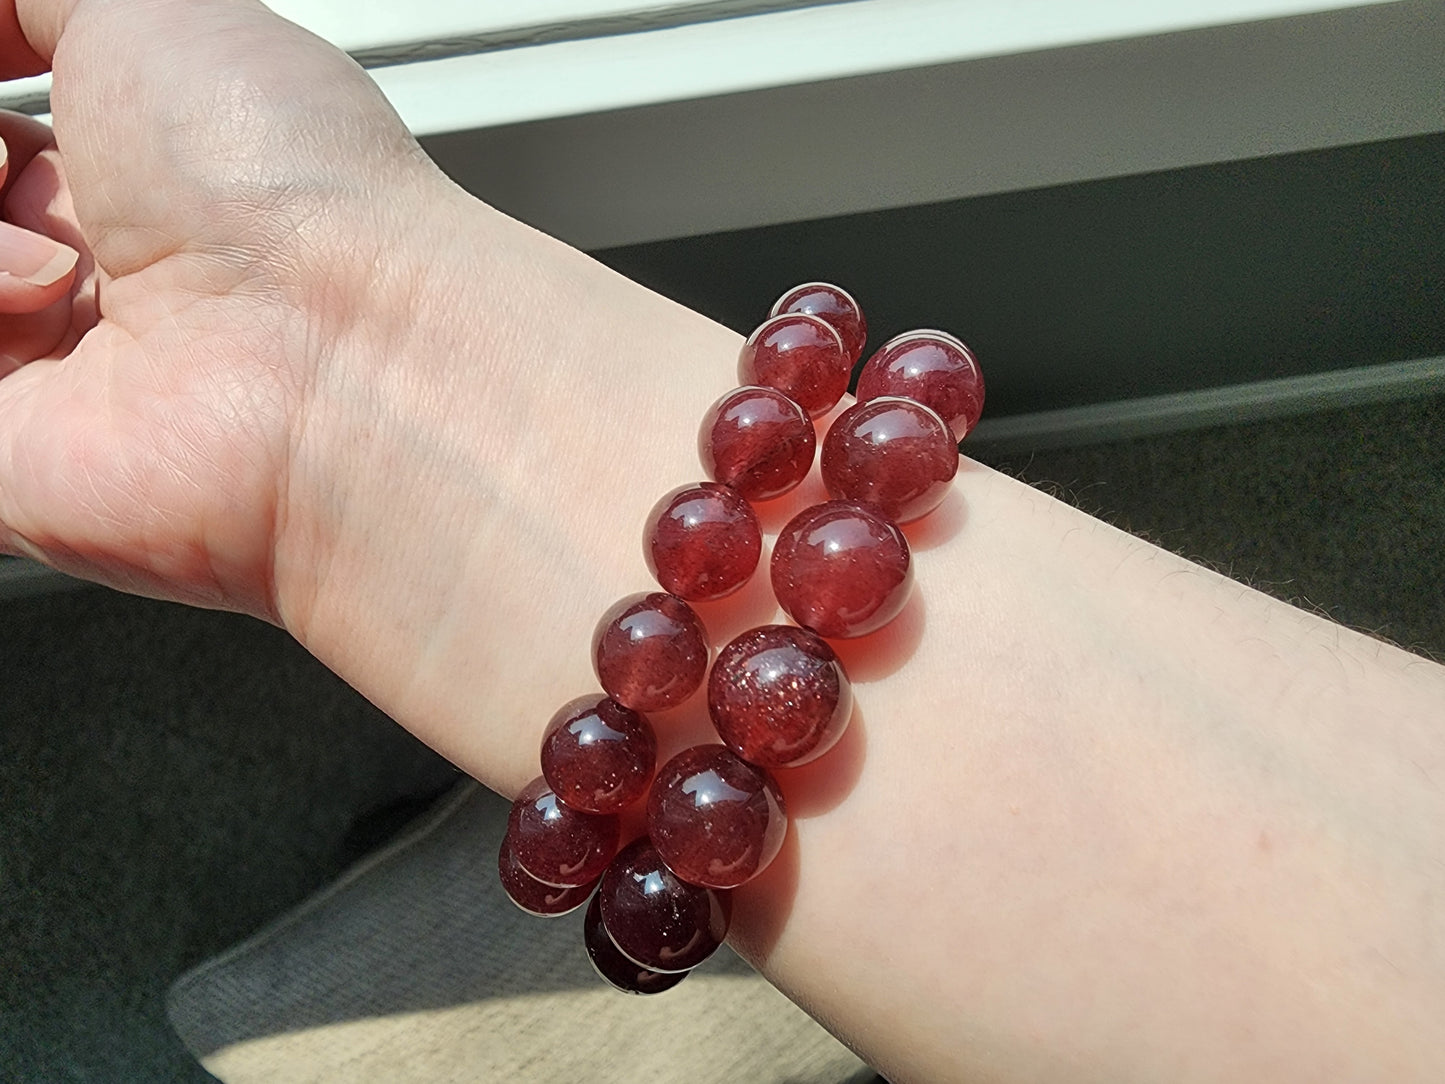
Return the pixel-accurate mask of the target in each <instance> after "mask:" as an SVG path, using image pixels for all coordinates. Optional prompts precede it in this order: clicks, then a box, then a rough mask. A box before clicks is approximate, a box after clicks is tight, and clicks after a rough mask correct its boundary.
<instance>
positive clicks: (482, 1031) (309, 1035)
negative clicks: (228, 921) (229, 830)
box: [169, 783, 873, 1084]
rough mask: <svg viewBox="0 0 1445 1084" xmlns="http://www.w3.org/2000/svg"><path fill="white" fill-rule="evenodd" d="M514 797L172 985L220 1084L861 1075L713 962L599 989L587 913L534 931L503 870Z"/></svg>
mask: <svg viewBox="0 0 1445 1084" xmlns="http://www.w3.org/2000/svg"><path fill="white" fill-rule="evenodd" d="M507 808H508V807H507V804H506V803H505V802H504V801H502V800H501V799H499V798H497V797H496V796H495V795H493V794H491V793H489V792H488V791H486V790H484V789H483V788H481V787H479V786H477V785H475V784H472V783H467V784H463V785H461V786H460V787H458V788H457V789H455V790H454V791H453V792H452V793H451V794H450V795H449V796H448V797H447V798H446V799H444V800H443V801H442V802H441V803H439V807H438V808H437V810H436V811H435V812H434V813H433V814H432V815H431V816H430V817H429V818H428V819H427V820H426V821H425V822H424V823H423V824H422V825H421V827H419V828H418V829H416V830H415V831H413V832H411V833H409V834H408V835H406V836H405V837H403V838H402V839H400V840H398V841H397V842H396V843H394V844H393V845H391V846H390V847H388V848H387V849H386V850H384V851H382V852H381V853H379V854H378V855H376V856H375V857H373V858H372V859H370V860H368V861H367V862H364V863H363V864H362V865H361V866H359V867H358V868H356V869H354V870H353V871H351V872H350V873H349V874H348V875H346V876H345V877H343V878H342V879H341V880H340V881H338V882H337V883H336V884H334V885H332V886H331V887H329V888H327V889H326V890H325V891H323V892H321V893H320V894H319V895H317V896H315V897H314V898H312V899H311V900H310V901H308V902H307V903H305V904H303V905H302V906H300V907H299V908H297V909H296V910H294V911H293V912H291V913H290V914H288V915H286V916H285V917H283V918H282V919H281V920H279V921H278V922H276V923H274V924H273V925H272V926H270V927H269V928H267V929H266V930H263V931H262V932H261V933H260V934H258V935H257V936H255V937H254V938H252V939H251V940H249V941H247V942H246V943H244V944H242V945H240V946H238V947H237V948H235V949H232V950H231V951H229V952H227V953H225V954H224V955H222V956H220V957H218V958H216V959H214V960H211V961H209V962H207V963H205V964H203V965H201V966H200V967H199V968H196V969H195V970H193V971H191V972H189V973H188V974H186V975H184V976H182V978H181V979H180V980H178V981H177V982H176V984H175V985H174V987H172V990H171V994H170V999H169V1014H170V1019H171V1022H172V1024H173V1025H174V1027H175V1029H176V1031H177V1032H178V1033H179V1034H180V1036H181V1038H182V1040H183V1041H184V1042H185V1043H186V1045H187V1046H188V1047H190V1049H191V1050H192V1051H193V1052H194V1053H195V1054H196V1055H197V1057H199V1058H200V1059H201V1061H202V1062H203V1063H204V1065H205V1066H206V1068H207V1069H208V1070H209V1071H210V1072H212V1073H214V1074H215V1075H216V1076H217V1077H219V1078H220V1079H221V1080H222V1081H224V1082H225V1084H251V1082H253V1081H254V1082H260V1081H266V1082H268V1084H277V1082H300V1081H343V1080H344V1081H348V1082H356V1084H365V1082H369V1081H375V1082H377V1084H381V1082H386V1084H407V1082H411V1081H416V1082H418V1084H420V1082H423V1081H425V1082H427V1084H445V1082H453V1081H455V1082H460V1081H510V1082H530V1081H535V1082H537V1084H542V1082H547V1084H550V1082H552V1081H556V1080H588V1081H594V1082H599V1084H606V1082H609V1081H617V1082H618V1084H622V1082H624V1081H626V1082H631V1081H635V1080H668V1081H671V1080H677V1081H688V1082H690V1084H709V1082H713V1081H716V1082H718V1084H723V1082H728V1084H735V1082H738V1081H748V1082H751V1084H766V1082H769V1081H776V1082H779V1084H782V1082H785V1081H786V1082H789V1084H840V1082H844V1081H864V1080H870V1079H872V1077H873V1073H872V1071H871V1070H869V1069H868V1068H867V1067H866V1066H865V1065H864V1064H863V1063H862V1062H860V1061H859V1060H858V1059H857V1058H856V1057H855V1056H854V1055H853V1054H851V1053H850V1052H849V1051H848V1050H847V1049H846V1048H845V1047H843V1046H842V1045H841V1044H840V1043H839V1042H838V1041H837V1040H835V1039H834V1038H832V1037H831V1036H830V1035H828V1033H827V1032H825V1031H824V1030H823V1029H822V1028H821V1027H819V1026H818V1025H817V1024H816V1023H814V1022H813V1021H812V1020H811V1019H809V1018H808V1017H807V1016H806V1015H805V1014H804V1013H803V1012H802V1011H801V1010H800V1009H798V1008H796V1007H795V1006H793V1005H792V1004H791V1003H790V1002H789V1001H788V1000H787V999H786V998H784V997H783V996H782V995H781V994H780V993H778V992H777V991H776V990H774V989H773V988H772V987H771V986H769V985H768V984H767V982H765V981H764V980H763V979H762V978H761V977H760V976H758V975H757V974H756V973H755V972H753V971H752V970H751V969H750V968H749V967H748V966H747V965H746V964H744V963H743V962H742V961H741V960H739V959H738V958H737V957H736V956H734V955H733V954H732V953H730V952H728V951H727V950H724V951H722V952H720V953H719V954H718V955H717V956H716V957H714V959H713V960H712V961H709V962H708V963H707V964H705V965H704V966H703V967H702V968H700V969H699V970H698V972H696V973H695V974H693V975H692V976H690V977H689V978H688V979H687V980H686V981H685V982H683V983H682V984H681V985H680V986H678V987H677V988H675V989H674V990H671V991H669V992H667V993H665V994H661V995H658V996H656V997H650V998H639V997H628V996H626V995H623V994H620V993H617V992H616V991H613V990H612V989H611V988H609V987H607V986H605V985H604V984H603V983H602V982H601V981H600V980H599V979H598V978H597V977H596V976H595V974H594V973H593V972H592V969H591V965H590V964H589V963H588V961H587V957H586V954H585V952H584V951H583V949H582V941H581V926H580V914H581V913H580V911H579V912H574V913H573V914H571V915H569V916H566V917H564V918H561V919H553V920H550V921H549V920H543V919H538V918H533V917H532V916H530V915H526V914H524V913H522V912H521V911H520V910H518V909H517V908H516V907H514V906H513V905H512V903H511V901H510V900H508V899H507V897H506V896H505V894H504V893H503V892H502V889H501V886H500V884H499V883H498V881H497V874H496V849H497V845H498V843H499V841H500V839H501V835H502V831H503V828H504V827H505V821H506V815H507Z"/></svg>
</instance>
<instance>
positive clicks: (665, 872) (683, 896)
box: [597, 836, 732, 972]
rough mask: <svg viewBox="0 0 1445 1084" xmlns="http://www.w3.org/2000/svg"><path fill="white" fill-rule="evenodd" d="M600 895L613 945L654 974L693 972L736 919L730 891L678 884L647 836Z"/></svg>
mask: <svg viewBox="0 0 1445 1084" xmlns="http://www.w3.org/2000/svg"><path fill="white" fill-rule="evenodd" d="M597 894H598V901H599V903H598V906H599V908H600V909H601V914H602V924H603V926H604V927H605V929H606V930H607V934H608V936H609V937H610V938H611V939H612V943H613V944H614V945H616V946H617V947H618V949H619V950H620V951H621V952H622V954H623V955H624V956H626V957H627V958H628V959H629V960H631V961H632V962H633V963H635V964H640V965H641V966H643V967H646V968H649V969H651V970H653V971H665V972H674V971H688V970H691V969H692V968H694V967H696V966H697V965H698V964H700V963H702V962H703V961H704V960H706V959H707V958H708V957H709V956H711V955H712V954H713V953H714V952H715V951H717V947H718V946H719V945H720V944H722V942H723V938H725V937H726V936H727V932H728V923H729V920H730V919H731V917H732V905H731V901H730V899H729V896H728V893H727V892H726V891H719V890H714V889H711V888H703V887H701V886H699V885H691V884H688V883H687V882H685V881H683V880H681V879H680V878H678V876H677V875H676V874H674V873H673V872H672V870H670V869H668V868H667V865H666V863H664V862H663V860H662V856H661V855H660V854H658V852H657V848H656V847H654V846H653V845H652V843H651V842H650V841H649V840H648V839H647V837H646V836H644V837H642V838H641V839H638V840H634V841H633V842H632V843H629V844H628V845H627V846H626V847H624V848H623V849H622V852H621V853H620V854H618V856H617V857H616V858H615V859H613V861H612V864H611V865H610V866H608V867H607V872H606V873H605V874H603V876H602V883H601V884H600V885H599V886H598V888H597Z"/></svg>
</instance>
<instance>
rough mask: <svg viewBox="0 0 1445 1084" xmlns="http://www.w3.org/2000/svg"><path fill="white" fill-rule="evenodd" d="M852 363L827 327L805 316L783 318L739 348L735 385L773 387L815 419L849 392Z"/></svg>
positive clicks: (763, 326) (785, 315)
mask: <svg viewBox="0 0 1445 1084" xmlns="http://www.w3.org/2000/svg"><path fill="white" fill-rule="evenodd" d="M853 360H854V359H853V358H850V357H849V356H848V352H847V349H846V348H845V347H844V346H843V340H842V338H841V337H840V336H839V335H838V332H837V331H836V330H834V328H833V326H832V325H831V324H829V323H827V322H826V321H824V320H822V319H820V318H819V317H817V316H809V315H808V314H807V313H801V312H789V313H783V314H782V315H780V316H771V317H769V318H768V319H767V320H765V321H763V323H761V324H760V325H758V328H757V330H755V331H754V332H753V333H752V334H751V335H749V336H748V341H747V342H745V343H743V348H742V350H741V352H740V353H739V354H738V383H740V384H758V385H761V386H763V387H765V388H777V389H778V391H780V392H782V393H783V394H784V395H786V396H787V397H788V398H789V399H791V400H792V401H793V402H795V403H797V404H798V405H799V406H800V407H802V408H803V409H804V410H806V411H807V412H808V413H809V414H810V415H811V416H812V417H814V418H817V417H820V416H822V415H824V414H826V413H828V411H830V410H832V409H833V408H834V407H835V406H837V405H838V400H839V399H841V398H843V393H844V392H845V391H847V390H848V378H849V376H851V375H852V372H853Z"/></svg>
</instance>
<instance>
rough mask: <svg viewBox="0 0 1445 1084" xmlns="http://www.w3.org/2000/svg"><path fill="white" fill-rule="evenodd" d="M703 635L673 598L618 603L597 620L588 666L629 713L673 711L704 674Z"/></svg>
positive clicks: (656, 596) (693, 617) (655, 594)
mask: <svg viewBox="0 0 1445 1084" xmlns="http://www.w3.org/2000/svg"><path fill="white" fill-rule="evenodd" d="M707 657H708V645H707V635H706V633H705V632H704V631H703V626H702V622H701V621H700V620H699V619H698V616H697V614H695V613H694V612H693V610H692V607H691V606H689V605H688V604H687V603H686V602H684V601H682V599H680V598H677V597H676V596H675V595H668V594H663V593H662V592H660V591H654V592H652V593H651V594H637V595H628V596H627V597H626V598H623V599H619V600H618V601H617V602H615V603H613V604H612V606H611V607H610V608H609V609H608V610H607V612H606V613H604V614H603V615H602V618H601V620H600V621H598V622H597V630H596V631H595V632H594V633H593V634H592V663H593V667H594V669H595V670H596V672H597V679H598V681H600V682H601V683H602V688H603V689H605V690H606V691H607V695H608V696H610V697H612V699H613V700H616V701H617V702H618V703H619V704H622V705H623V706H624V707H629V708H631V709H632V710H633V711H662V710H663V709H664V708H671V707H676V706H677V705H678V704H681V703H682V702H683V701H684V700H686V699H687V698H688V697H689V696H691V695H692V694H693V692H694V691H696V689H697V687H698V686H699V685H701V684H702V679H703V676H704V675H705V674H706V673H707Z"/></svg>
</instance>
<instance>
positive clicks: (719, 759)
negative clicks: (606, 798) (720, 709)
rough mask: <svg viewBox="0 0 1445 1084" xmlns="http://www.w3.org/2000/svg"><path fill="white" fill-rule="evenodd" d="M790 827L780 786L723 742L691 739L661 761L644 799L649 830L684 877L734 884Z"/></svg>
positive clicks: (771, 853)
mask: <svg viewBox="0 0 1445 1084" xmlns="http://www.w3.org/2000/svg"><path fill="white" fill-rule="evenodd" d="M787 832H788V814H787V812H786V810H785V808H784V806H783V792H782V791H781V790H779V789H778V784H777V781H776V780H775V779H773V777H772V776H771V775H769V774H768V773H767V771H765V770H764V769H762V768H759V767H755V766H754V765H752V764H749V763H747V762H746V761H744V760H742V759H740V758H739V757H738V756H737V754H735V753H733V752H732V751H731V750H729V749H726V748H724V747H723V746H721V745H695V746H693V747H692V748H691V749H684V750H683V751H682V752H681V753H678V754H677V756H675V757H673V758H672V759H671V760H669V761H668V762H667V763H666V764H664V765H663V766H662V767H661V768H660V769H659V770H658V773H657V779H656V780H655V781H654V782H653V784H652V793H651V794H649V795H648V798H647V834H648V836H649V837H650V838H651V839H652V843H653V845H654V846H655V847H656V848H657V851H658V853H659V854H661V855H662V860H663V861H664V862H666V863H667V865H668V868H670V869H671V870H672V872H673V873H675V874H677V875H678V876H679V877H681V878H682V879H683V880H684V881H687V882H689V883H690V884H695V885H706V886H707V887H708V888H736V887H737V886H738V885H740V884H743V883H744V882H746V881H750V880H752V878H753V877H755V876H757V875H758V874H759V873H761V872H762V871H763V870H765V869H766V868H767V867H768V863H770V862H771V861H772V860H773V859H774V858H776V857H777V856H778V851H780V850H781V849H782V846H783V837H784V836H785V835H787Z"/></svg>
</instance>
